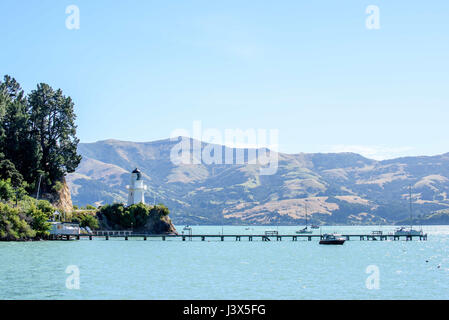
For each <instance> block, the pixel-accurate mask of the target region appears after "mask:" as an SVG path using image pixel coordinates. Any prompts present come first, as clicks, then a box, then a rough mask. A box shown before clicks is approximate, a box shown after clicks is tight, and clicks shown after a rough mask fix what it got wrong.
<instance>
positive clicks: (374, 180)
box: [67, 140, 449, 224]
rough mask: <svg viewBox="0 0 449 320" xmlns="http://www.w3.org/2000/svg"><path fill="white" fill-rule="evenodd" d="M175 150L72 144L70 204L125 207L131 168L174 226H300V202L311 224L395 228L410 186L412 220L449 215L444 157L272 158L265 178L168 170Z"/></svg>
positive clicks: (217, 168) (242, 170) (240, 172)
mask: <svg viewBox="0 0 449 320" xmlns="http://www.w3.org/2000/svg"><path fill="white" fill-rule="evenodd" d="M177 143H178V142H176V141H174V142H173V141H170V140H161V141H155V142H147V143H136V142H125V141H116V140H106V141H99V142H96V143H81V144H79V146H78V152H79V153H80V154H81V155H82V156H83V160H82V162H81V164H80V166H79V167H78V169H77V171H76V172H75V173H73V174H70V175H69V176H68V177H67V180H68V182H69V185H70V188H71V192H72V198H73V202H74V203H75V204H78V205H85V204H97V205H100V204H105V203H112V202H118V201H125V200H126V196H127V193H126V189H125V188H126V185H128V184H129V181H128V180H129V179H130V176H129V172H130V171H132V170H133V169H134V168H136V167H138V168H139V169H140V170H141V171H142V172H143V176H144V179H145V182H146V184H147V185H148V188H149V190H148V192H147V194H146V200H147V202H149V203H152V202H153V201H154V199H156V202H157V203H164V204H165V205H167V206H168V207H169V208H170V211H171V216H172V219H173V221H174V223H177V224H182V223H188V224H197V223H198V224H242V223H248V224H273V223H282V224H301V223H304V214H305V204H306V203H307V207H308V213H309V219H310V218H311V219H312V221H313V222H315V223H318V222H320V223H341V224H343V223H349V224H379V223H395V222H399V221H401V220H404V219H407V218H408V216H409V210H408V187H409V185H410V184H411V185H412V186H413V202H414V204H413V210H414V215H415V216H416V217H417V218H419V217H421V218H422V217H423V216H427V215H431V214H435V213H438V212H443V211H444V210H447V209H449V198H448V195H449V154H444V155H440V156H433V157H407V158H399V159H394V160H386V161H375V160H370V159H367V158H364V157H362V156H360V155H358V154H354V153H338V154H333V153H330V154H304V153H301V154H282V153H279V154H278V156H279V168H278V170H277V173H276V174H274V175H265V176H264V175H260V174H259V167H258V166H257V165H248V164H243V165H229V164H228V165H206V164H204V163H202V164H199V165H175V164H173V163H172V162H171V161H170V151H171V149H172V147H173V146H174V145H175V144H177ZM203 147H204V144H203ZM222 148H223V150H225V147H222ZM442 210H443V211H442ZM444 212H445V211H444ZM310 215H311V217H310Z"/></svg>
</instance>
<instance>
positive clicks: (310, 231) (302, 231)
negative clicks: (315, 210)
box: [296, 203, 313, 234]
mask: <svg viewBox="0 0 449 320" xmlns="http://www.w3.org/2000/svg"><path fill="white" fill-rule="evenodd" d="M296 233H297V234H311V233H313V231H312V230H309V228H308V227H307V203H306V227H305V228H303V229H300V230H298V231H296Z"/></svg>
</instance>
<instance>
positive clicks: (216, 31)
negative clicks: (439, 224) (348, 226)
mask: <svg viewBox="0 0 449 320" xmlns="http://www.w3.org/2000/svg"><path fill="white" fill-rule="evenodd" d="M72 4H73V5H76V6H78V8H79V9H80V29H79V30H69V29H67V28H66V25H65V21H66V18H67V16H68V15H67V14H66V13H65V10H66V7H67V6H68V5H72ZM368 5H377V6H378V7H379V9H380V29H378V30H368V29H367V28H366V27H365V20H366V18H367V17H368V15H367V14H366V12H365V10H366V7H367V6H368ZM0 25H1V28H0V38H1V39H2V49H1V50H0V73H2V74H10V75H12V76H14V77H15V78H16V79H17V80H18V81H19V82H20V83H21V84H22V86H23V87H24V89H25V90H26V91H30V90H32V89H33V88H34V87H35V86H36V84H37V83H39V82H46V83H48V84H50V85H51V86H53V87H54V88H61V89H62V90H63V91H64V93H65V94H66V95H69V96H71V97H72V98H73V100H74V101H75V105H76V113H77V115H78V119H77V124H78V136H79V137H80V139H81V141H82V142H93V141H97V140H104V139H109V138H114V139H120V140H132V141H152V140H157V139H163V138H167V137H169V135H170V134H171V132H172V131H173V130H175V129H180V128H183V129H186V130H190V131H191V130H192V125H193V121H195V120H199V121H201V123H202V126H203V127H204V128H216V129H218V130H225V129H227V128H229V129H234V128H239V129H243V130H246V129H249V128H256V129H257V128H261V129H267V130H268V129H278V130H279V149H280V151H282V152H288V153H298V152H330V151H335V152H337V151H355V152H359V153H362V154H364V155H366V156H369V157H372V158H378V159H382V158H391V157H396V156H402V155H433V154H440V153H445V152H449V130H448V121H449V90H448V88H449V77H448V75H449V2H448V1H443V0H441V1H426V2H421V1H399V0H396V1H384V0H382V1H380V0H376V1H375V0H372V1H371V0H367V1H355V0H354V1H351V0H348V1H320V0H317V1H269V2H268V1H210V0H208V1H194V0H192V1H148V0H145V1H144V0H142V1H137V0H130V1H126V2H125V1H120V2H118V1H114V2H112V1H100V0H95V1H75V0H73V1H56V0H54V1H45V0H41V1H29V0H16V1H2V2H1V3H0Z"/></svg>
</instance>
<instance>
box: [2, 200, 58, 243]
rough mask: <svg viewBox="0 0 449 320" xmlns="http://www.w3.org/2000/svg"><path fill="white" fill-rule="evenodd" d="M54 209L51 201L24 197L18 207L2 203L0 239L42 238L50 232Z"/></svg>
mask: <svg viewBox="0 0 449 320" xmlns="http://www.w3.org/2000/svg"><path fill="white" fill-rule="evenodd" d="M53 212H54V209H53V207H52V206H51V205H50V203H49V202H47V201H44V200H40V201H36V200H35V199H33V198H30V197H27V196H26V197H24V199H23V200H22V201H20V202H19V204H18V206H17V207H13V206H12V205H10V204H7V203H0V241H4V240H29V239H40V238H42V237H44V236H46V235H48V234H49V231H50V228H51V225H50V223H48V222H47V221H48V219H49V218H50V217H51V215H52V214H53Z"/></svg>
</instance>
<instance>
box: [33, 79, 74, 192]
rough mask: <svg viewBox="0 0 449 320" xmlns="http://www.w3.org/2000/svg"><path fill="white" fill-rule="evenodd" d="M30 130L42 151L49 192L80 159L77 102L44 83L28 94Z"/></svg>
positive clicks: (46, 184) (42, 164)
mask: <svg viewBox="0 0 449 320" xmlns="http://www.w3.org/2000/svg"><path fill="white" fill-rule="evenodd" d="M28 105H29V113H30V122H31V132H32V134H33V136H34V138H35V139H36V141H37V144H38V148H39V153H40V165H39V167H40V169H41V170H43V171H44V172H45V173H46V175H45V178H46V179H45V181H43V184H42V189H43V191H47V192H48V191H50V188H51V187H52V186H53V185H54V184H55V182H56V181H60V180H61V179H62V178H63V177H64V175H65V174H66V173H71V172H74V171H75V169H76V167H77V166H78V164H79V163H80V161H81V156H80V155H78V154H77V146H78V142H79V139H78V138H77V137H76V125H75V118H76V116H75V113H74V110H73V108H74V104H73V102H72V99H71V98H70V97H65V96H64V95H63V94H62V91H61V90H60V89H58V90H56V91H55V90H53V89H52V88H51V87H50V86H49V85H48V84H45V83H41V84H39V85H38V86H37V89H36V90H33V91H32V92H31V94H30V95H29V96H28Z"/></svg>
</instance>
